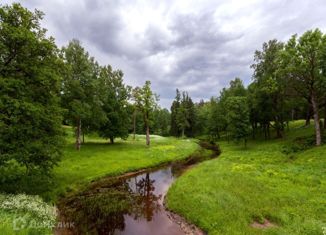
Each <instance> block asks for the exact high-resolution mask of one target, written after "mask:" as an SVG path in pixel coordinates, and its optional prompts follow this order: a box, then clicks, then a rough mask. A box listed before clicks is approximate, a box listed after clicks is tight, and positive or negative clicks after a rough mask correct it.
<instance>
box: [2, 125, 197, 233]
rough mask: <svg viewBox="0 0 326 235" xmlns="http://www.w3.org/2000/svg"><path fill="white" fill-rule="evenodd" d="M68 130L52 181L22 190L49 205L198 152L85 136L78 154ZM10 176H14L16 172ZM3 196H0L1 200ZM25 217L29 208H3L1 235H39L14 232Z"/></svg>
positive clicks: (187, 144)
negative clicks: (15, 223)
mask: <svg viewBox="0 0 326 235" xmlns="http://www.w3.org/2000/svg"><path fill="white" fill-rule="evenodd" d="M65 129H66V132H67V144H66V146H65V148H64V156H63V158H62V161H61V162H60V163H59V165H58V166H57V167H55V169H54V172H53V177H52V178H51V179H48V178H45V179H43V180H42V181H34V180H33V179H34V178H31V179H23V181H22V182H20V184H21V185H20V186H19V189H22V191H27V192H28V193H29V194H38V195H40V196H41V197H42V198H43V199H44V200H45V201H47V202H48V203H49V205H51V204H52V203H55V202H56V201H57V200H58V198H59V197H60V196H63V195H64V194H66V193H69V192H71V191H76V190H80V189H82V188H83V187H84V186H86V185H87V184H88V183H89V182H91V181H92V180H96V179H98V178H101V177H104V176H109V175H110V176H112V175H119V174H123V173H126V172H130V171H135V170H139V169H143V168H148V167H154V166H157V165H160V164H163V163H167V162H171V161H174V160H178V159H183V158H186V157H188V156H189V155H190V154H191V153H193V152H195V151H196V150H197V149H198V148H199V147H198V145H197V144H196V142H195V141H194V140H185V139H176V138H170V137H169V138H165V137H161V136H154V135H153V136H151V146H150V147H147V146H146V145H145V136H141V135H138V136H137V138H136V140H132V139H128V140H117V141H116V143H115V144H113V145H112V144H108V141H106V140H103V139H101V138H98V137H97V136H93V135H89V136H86V138H85V144H84V145H82V148H81V150H80V151H77V150H75V148H74V138H73V133H72V130H71V128H69V127H65ZM10 173H12V174H13V175H15V174H16V173H17V172H13V171H12V172H10ZM6 187H8V190H9V191H13V192H14V191H15V190H18V193H21V192H20V191H19V189H17V187H18V186H17V185H14V184H12V185H10V184H7V185H6ZM2 196H3V195H1V194H0V199H1V197H2ZM12 197H15V196H14V195H13V196H12ZM31 201H33V200H31ZM26 214H27V217H28V218H30V217H33V213H32V214H31V213H30V210H29V209H28V208H27V209H26V208H25V209H23V210H14V211H13V210H8V209H3V208H1V207H0V234H8V235H9V234H22V235H25V234H37V233H36V232H37V231H36V230H33V229H23V230H20V231H18V232H14V231H13V230H12V228H13V220H14V219H15V218H20V217H21V216H26ZM37 221H38V220H37ZM47 232H48V233H51V230H46V229H45V230H41V231H40V234H46V233H47Z"/></svg>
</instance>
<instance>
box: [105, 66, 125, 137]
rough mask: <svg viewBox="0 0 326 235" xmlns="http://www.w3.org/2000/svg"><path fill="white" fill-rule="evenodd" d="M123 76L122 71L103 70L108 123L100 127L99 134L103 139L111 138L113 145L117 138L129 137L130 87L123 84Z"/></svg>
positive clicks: (108, 68) (109, 68)
mask: <svg viewBox="0 0 326 235" xmlns="http://www.w3.org/2000/svg"><path fill="white" fill-rule="evenodd" d="M122 76H123V73H122V72H121V71H119V70H118V71H112V69H111V67H109V66H108V67H103V68H101V74H100V79H101V86H102V89H103V88H104V91H103V97H104V99H103V106H102V109H103V111H104V113H105V116H106V121H105V122H103V124H102V125H100V128H99V134H100V136H101V137H105V138H109V139H110V141H111V143H113V141H114V139H115V138H117V137H120V138H122V139H126V138H127V137H128V130H129V123H130V117H129V114H128V99H129V96H130V87H128V86H126V85H124V84H123V79H122Z"/></svg>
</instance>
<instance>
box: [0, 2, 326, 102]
mask: <svg viewBox="0 0 326 235" xmlns="http://www.w3.org/2000/svg"><path fill="white" fill-rule="evenodd" d="M1 2H4V3H10V2H11V1H9V0H4V1H1ZM20 2H21V3H22V5H23V6H25V7H27V8H29V9H34V8H37V9H39V10H42V11H43V12H44V13H45V17H44V20H43V23H42V25H43V26H44V27H45V28H47V29H48V32H49V33H48V34H49V35H52V36H54V37H55V38H56V42H57V44H58V45H59V46H63V45H66V44H67V43H68V41H69V40H71V39H72V38H77V39H79V40H80V41H81V42H82V45H83V46H84V47H85V48H86V49H87V50H88V51H89V52H90V54H91V55H92V56H94V57H95V58H96V59H97V60H98V61H99V62H100V63H101V64H102V65H104V64H111V65H112V66H113V67H114V68H116V69H121V70H123V72H124V74H125V81H126V83H127V84H129V85H132V86H136V85H138V86H139V85H142V84H143V83H144V82H145V81H146V80H151V81H152V86H153V90H154V91H155V92H156V93H158V94H159V95H160V103H161V105H162V106H163V107H167V108H169V107H170V103H171V101H172V99H173V98H174V96H175V89H176V88H179V89H181V90H186V91H188V92H189V93H190V95H191V97H193V99H194V100H195V101H198V100H199V99H201V98H203V99H205V100H206V99H209V97H211V96H216V95H218V94H219V91H220V90H221V89H222V88H223V87H225V86H227V84H228V83H229V81H230V80H231V79H233V78H234V77H236V76H237V77H240V78H241V79H243V80H244V82H245V84H249V82H250V80H251V74H252V71H251V69H250V68H249V66H250V64H251V63H252V62H253V53H254V51H255V50H256V49H260V48H261V45H262V43H263V42H265V41H267V40H269V39H273V38H277V39H279V40H283V41H284V40H287V39H288V38H289V37H290V36H291V35H292V34H295V33H298V34H301V33H303V32H304V31H306V30H308V29H313V28H316V27H318V28H320V29H321V30H323V31H324V32H326V1H325V0H309V1H308V0H288V1H287V0H282V1H281V0H246V1H241V0H164V1H163V0H162V1H156V0H147V1H146V0H139V1H137V0H135V1H131V0H69V1H68V0H47V1H44V0H21V1H20Z"/></svg>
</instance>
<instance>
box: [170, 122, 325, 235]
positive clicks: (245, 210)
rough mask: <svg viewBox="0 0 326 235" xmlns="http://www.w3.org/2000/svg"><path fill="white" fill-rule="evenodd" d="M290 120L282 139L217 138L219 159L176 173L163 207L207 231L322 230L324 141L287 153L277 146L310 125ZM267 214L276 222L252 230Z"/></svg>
mask: <svg viewBox="0 0 326 235" xmlns="http://www.w3.org/2000/svg"><path fill="white" fill-rule="evenodd" d="M299 125H302V123H298V122H297V123H295V124H294V126H292V129H293V130H291V132H290V133H289V136H288V137H287V139H286V140H285V141H284V140H272V141H267V142H265V141H255V142H250V144H249V147H248V149H244V148H243V147H239V146H236V145H235V144H232V143H230V144H228V143H226V142H221V143H220V145H221V149H222V154H221V156H220V157H219V158H218V159H214V160H210V161H207V162H204V163H202V164H200V165H199V166H197V167H196V168H194V169H192V170H190V171H189V172H187V173H186V174H185V175H183V176H182V177H180V178H179V179H178V180H177V181H176V182H175V184H174V185H173V186H172V187H171V188H170V190H169V192H168V197H167V202H168V207H169V208H170V209H172V210H174V211H176V212H178V213H179V214H181V215H183V216H184V217H186V219H188V220H189V221H191V222H193V223H195V224H197V225H198V226H200V227H201V228H203V229H204V230H205V231H208V233H209V234H232V235H236V234H307V235H308V234H309V235H313V234H323V227H326V186H325V184H326V174H325V173H326V172H325V169H326V146H322V147H319V148H313V149H310V150H307V151H304V152H301V153H299V154H295V155H294V156H292V158H290V157H289V156H287V155H284V154H283V153H282V152H281V149H282V146H283V145H284V144H286V142H287V141H290V140H291V139H292V138H294V137H295V136H302V135H310V134H312V133H313V130H312V129H311V128H310V129H303V128H298V126H299ZM263 218H267V219H269V220H270V221H272V222H273V223H275V224H277V227H274V228H269V229H254V228H252V227H251V226H250V224H251V223H252V222H253V221H263Z"/></svg>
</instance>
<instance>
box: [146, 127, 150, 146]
mask: <svg viewBox="0 0 326 235" xmlns="http://www.w3.org/2000/svg"><path fill="white" fill-rule="evenodd" d="M146 145H148V146H149V145H150V139H149V124H148V123H146Z"/></svg>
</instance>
